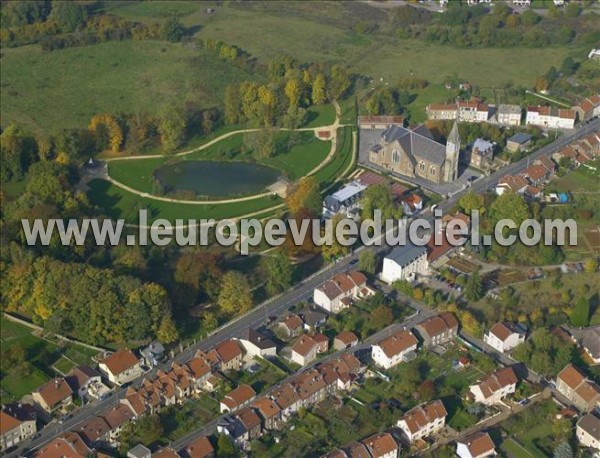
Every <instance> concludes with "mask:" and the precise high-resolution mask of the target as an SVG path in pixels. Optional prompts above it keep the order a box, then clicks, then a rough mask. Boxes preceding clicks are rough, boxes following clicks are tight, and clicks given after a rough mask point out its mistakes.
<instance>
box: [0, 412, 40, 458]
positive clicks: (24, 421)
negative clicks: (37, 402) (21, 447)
mask: <svg viewBox="0 0 600 458" xmlns="http://www.w3.org/2000/svg"><path fill="white" fill-rule="evenodd" d="M36 432H37V426H36V413H35V408H34V407H33V406H31V405H29V404H9V405H5V406H3V407H2V410H1V411H0V452H3V451H5V450H7V449H9V448H11V447H14V446H16V445H18V444H19V443H21V442H23V441H24V440H27V439H29V438H30V437H31V436H33V435H34V434H35V433H36Z"/></svg>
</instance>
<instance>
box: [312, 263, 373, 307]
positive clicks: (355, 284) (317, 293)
mask: <svg viewBox="0 0 600 458" xmlns="http://www.w3.org/2000/svg"><path fill="white" fill-rule="evenodd" d="M372 294H374V291H373V290H372V289H370V288H369V287H368V286H367V277H365V276H364V275H363V274H362V273H361V272H359V271H357V270H352V271H350V272H343V273H340V274H337V275H336V276H335V277H333V278H332V279H330V280H327V281H326V282H325V283H323V284H322V285H321V286H319V287H317V288H315V290H314V292H313V301H314V303H315V304H317V305H318V306H319V307H322V308H323V309H325V310H327V311H328V312H330V313H339V312H340V311H341V310H343V309H346V308H348V307H350V305H352V302H353V301H354V300H360V299H362V298H364V297H367V296H370V295H372Z"/></svg>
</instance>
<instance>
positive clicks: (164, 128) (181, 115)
mask: <svg viewBox="0 0 600 458" xmlns="http://www.w3.org/2000/svg"><path fill="white" fill-rule="evenodd" d="M187 122H188V119H187V116H186V113H185V110H183V109H181V108H178V107H176V106H175V105H170V106H168V107H167V108H166V109H165V110H164V111H163V113H162V115H161V117H160V119H159V123H158V132H159V133H160V141H161V143H162V146H163V148H164V149H165V151H167V152H173V151H175V149H177V148H178V147H179V146H180V145H181V144H182V143H183V140H184V139H185V132H186V128H187Z"/></svg>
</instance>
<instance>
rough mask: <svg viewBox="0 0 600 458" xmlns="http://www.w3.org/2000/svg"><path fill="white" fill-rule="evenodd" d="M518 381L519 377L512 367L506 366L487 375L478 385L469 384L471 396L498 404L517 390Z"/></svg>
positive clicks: (480, 400) (485, 402) (484, 401)
mask: <svg viewBox="0 0 600 458" xmlns="http://www.w3.org/2000/svg"><path fill="white" fill-rule="evenodd" d="M517 382H518V378H517V375H516V374H515V371H514V370H513V369H512V367H504V368H502V369H498V370H497V371H495V372H493V373H491V374H489V375H487V376H485V377H484V378H483V379H482V380H481V381H480V382H479V383H477V384H476V385H471V386H469V397H472V398H473V400H474V401H475V402H479V403H481V404H485V405H493V404H498V403H500V402H502V399H504V398H505V397H506V396H508V395H509V394H512V393H514V392H515V391H516V390H517Z"/></svg>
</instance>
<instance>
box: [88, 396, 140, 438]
mask: <svg viewBox="0 0 600 458" xmlns="http://www.w3.org/2000/svg"><path fill="white" fill-rule="evenodd" d="M98 416H99V417H102V418H103V419H104V420H105V421H106V423H107V424H108V426H109V428H110V430H109V431H108V441H109V442H110V443H111V444H113V445H114V444H117V443H118V439H119V436H120V435H121V433H122V432H123V429H124V428H125V426H126V425H127V424H129V422H131V421H134V420H135V419H136V418H137V417H136V415H135V413H134V412H133V410H131V409H130V408H129V406H127V405H126V404H123V403H119V404H118V405H116V406H114V407H111V408H110V409H108V410H105V411H103V412H101V413H100V414H99V415H98Z"/></svg>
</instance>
